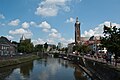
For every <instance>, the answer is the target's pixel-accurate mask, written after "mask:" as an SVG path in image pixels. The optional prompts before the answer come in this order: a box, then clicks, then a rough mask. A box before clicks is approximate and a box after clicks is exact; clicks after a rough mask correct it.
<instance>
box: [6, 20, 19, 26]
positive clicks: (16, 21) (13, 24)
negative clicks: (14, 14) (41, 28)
mask: <svg viewBox="0 0 120 80" xmlns="http://www.w3.org/2000/svg"><path fill="white" fill-rule="evenodd" d="M19 23H20V20H19V19H16V20H13V21H10V22H9V23H8V25H9V26H18V25H19Z"/></svg>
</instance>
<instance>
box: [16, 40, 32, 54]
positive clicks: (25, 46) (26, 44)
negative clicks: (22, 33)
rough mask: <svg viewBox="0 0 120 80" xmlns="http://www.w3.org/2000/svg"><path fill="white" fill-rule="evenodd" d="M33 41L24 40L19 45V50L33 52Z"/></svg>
mask: <svg viewBox="0 0 120 80" xmlns="http://www.w3.org/2000/svg"><path fill="white" fill-rule="evenodd" d="M33 48H34V46H33V43H31V42H30V41H27V40H24V41H22V42H21V43H20V44H19V45H18V52H22V53H24V52H26V53H31V52H32V51H33Z"/></svg>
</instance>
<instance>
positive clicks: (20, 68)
mask: <svg viewBox="0 0 120 80" xmlns="http://www.w3.org/2000/svg"><path fill="white" fill-rule="evenodd" d="M0 80H91V78H90V77H89V76H88V75H87V74H86V73H85V72H84V71H83V70H81V69H80V68H79V67H78V66H77V65H75V64H73V63H72V62H70V61H67V60H63V59H60V58H50V57H46V58H45V59H39V60H34V61H30V62H27V63H23V64H20V65H16V66H9V67H4V68H0Z"/></svg>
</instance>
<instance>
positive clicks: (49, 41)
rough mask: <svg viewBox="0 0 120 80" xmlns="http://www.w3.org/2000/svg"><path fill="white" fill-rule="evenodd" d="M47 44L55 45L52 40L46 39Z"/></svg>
mask: <svg viewBox="0 0 120 80" xmlns="http://www.w3.org/2000/svg"><path fill="white" fill-rule="evenodd" d="M47 42H48V44H55V41H54V40H53V39H47Z"/></svg>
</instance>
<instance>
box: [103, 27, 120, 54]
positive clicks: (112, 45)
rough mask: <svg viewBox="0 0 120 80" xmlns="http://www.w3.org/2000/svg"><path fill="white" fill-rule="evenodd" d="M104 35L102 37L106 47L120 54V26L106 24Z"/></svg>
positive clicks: (109, 50)
mask: <svg viewBox="0 0 120 80" xmlns="http://www.w3.org/2000/svg"><path fill="white" fill-rule="evenodd" d="M103 33H104V37H102V38H101V44H102V46H103V47H106V48H107V50H108V52H112V53H114V54H115V56H120V28H116V26H113V27H112V26H111V27H107V26H106V25H104V32H103Z"/></svg>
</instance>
